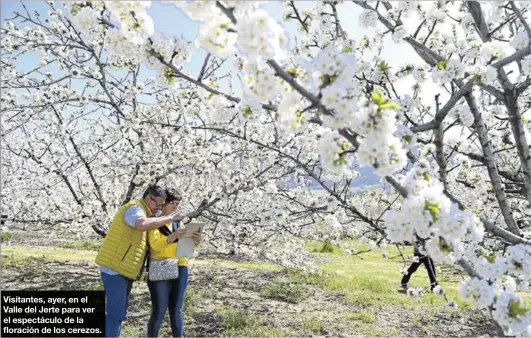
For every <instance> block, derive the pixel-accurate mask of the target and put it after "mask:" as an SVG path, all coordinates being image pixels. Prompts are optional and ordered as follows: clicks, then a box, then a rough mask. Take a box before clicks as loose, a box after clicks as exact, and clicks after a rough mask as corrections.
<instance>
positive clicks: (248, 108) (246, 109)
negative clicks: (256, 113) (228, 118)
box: [243, 106, 253, 117]
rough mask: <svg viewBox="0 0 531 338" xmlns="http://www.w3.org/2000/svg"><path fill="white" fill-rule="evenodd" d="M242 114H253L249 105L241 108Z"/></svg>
mask: <svg viewBox="0 0 531 338" xmlns="http://www.w3.org/2000/svg"><path fill="white" fill-rule="evenodd" d="M243 116H245V117H251V116H253V111H252V109H251V106H246V107H245V109H244V110H243Z"/></svg>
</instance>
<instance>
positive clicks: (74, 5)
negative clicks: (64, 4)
mask: <svg viewBox="0 0 531 338" xmlns="http://www.w3.org/2000/svg"><path fill="white" fill-rule="evenodd" d="M80 9H81V6H80V5H79V4H73V5H72V9H71V10H70V12H71V13H72V15H76V14H77V13H78V12H79V10H80Z"/></svg>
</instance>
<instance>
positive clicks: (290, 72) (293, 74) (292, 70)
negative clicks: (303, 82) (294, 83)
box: [286, 67, 299, 78]
mask: <svg viewBox="0 0 531 338" xmlns="http://www.w3.org/2000/svg"><path fill="white" fill-rule="evenodd" d="M286 73H288V74H289V75H291V76H293V77H294V78H296V77H297V76H299V74H298V73H297V70H296V69H295V68H293V67H288V68H287V69H286Z"/></svg>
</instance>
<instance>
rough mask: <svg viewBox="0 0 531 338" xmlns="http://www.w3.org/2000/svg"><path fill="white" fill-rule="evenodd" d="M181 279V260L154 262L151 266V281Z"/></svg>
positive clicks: (170, 259) (172, 259) (171, 259)
mask: <svg viewBox="0 0 531 338" xmlns="http://www.w3.org/2000/svg"><path fill="white" fill-rule="evenodd" d="M178 277H179V260H178V259H174V258H169V259H161V260H156V261H154V260H152V261H151V263H150V264H149V275H148V278H149V280H150V281H152V282H155V281H160V280H168V279H177V278H178Z"/></svg>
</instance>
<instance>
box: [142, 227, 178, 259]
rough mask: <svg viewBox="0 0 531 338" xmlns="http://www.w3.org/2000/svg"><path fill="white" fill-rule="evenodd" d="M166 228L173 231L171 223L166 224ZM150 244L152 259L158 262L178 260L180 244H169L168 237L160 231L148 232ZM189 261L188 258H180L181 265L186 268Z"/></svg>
mask: <svg viewBox="0 0 531 338" xmlns="http://www.w3.org/2000/svg"><path fill="white" fill-rule="evenodd" d="M166 227H168V229H170V230H171V228H172V227H171V223H170V224H166ZM148 242H149V248H150V250H151V259H152V260H154V261H158V260H161V259H168V258H176V257H177V245H178V243H172V244H167V243H166V236H164V235H163V234H161V233H160V231H159V230H158V229H155V230H150V231H148ZM187 263H188V260H187V259H186V258H179V265H180V266H186V265H187Z"/></svg>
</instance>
